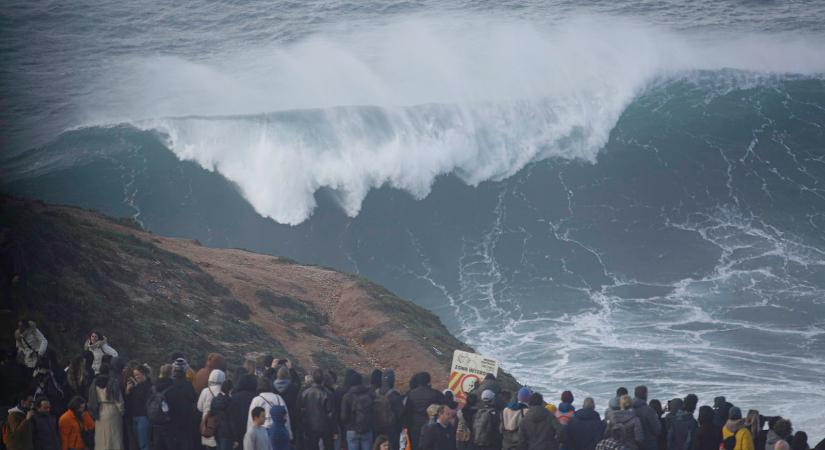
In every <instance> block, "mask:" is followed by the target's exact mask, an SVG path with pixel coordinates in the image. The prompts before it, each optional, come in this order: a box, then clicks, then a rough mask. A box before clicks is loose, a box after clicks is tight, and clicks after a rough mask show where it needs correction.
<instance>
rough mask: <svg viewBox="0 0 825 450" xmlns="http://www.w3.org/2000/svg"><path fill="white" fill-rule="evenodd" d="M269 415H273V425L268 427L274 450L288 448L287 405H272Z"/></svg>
mask: <svg viewBox="0 0 825 450" xmlns="http://www.w3.org/2000/svg"><path fill="white" fill-rule="evenodd" d="M269 416H270V417H272V426H271V427H269V428H268V429H267V433H268V434H269V440H270V442H272V448H273V450H288V449H289V431H287V429H286V407H284V406H283V405H272V407H271V408H270V409H269Z"/></svg>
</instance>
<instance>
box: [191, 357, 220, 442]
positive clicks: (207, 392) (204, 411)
mask: <svg viewBox="0 0 825 450" xmlns="http://www.w3.org/2000/svg"><path fill="white" fill-rule="evenodd" d="M213 355H215V353H213ZM210 356H212V355H210ZM196 379H197V376H196ZM224 381H226V373H224V371H223V370H219V369H214V370H212V372H210V373H209V379H208V381H207V383H208V385H207V386H206V387H205V388H203V390H202V391H201V395H200V397H198V411H200V413H201V423H205V422H206V419H207V418H208V417H210V414H209V410H210V408H211V407H212V400H214V399H215V398H216V397H217V396H219V395H221V385H222V384H223V382H224ZM201 445H203V446H204V447H209V448H217V446H218V441H217V440H215V437H214V436H212V437H204V436H201Z"/></svg>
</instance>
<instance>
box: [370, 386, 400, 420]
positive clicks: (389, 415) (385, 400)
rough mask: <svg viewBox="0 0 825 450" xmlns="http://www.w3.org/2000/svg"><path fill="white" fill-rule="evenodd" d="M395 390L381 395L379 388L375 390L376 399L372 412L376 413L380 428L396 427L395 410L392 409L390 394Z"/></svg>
mask: <svg viewBox="0 0 825 450" xmlns="http://www.w3.org/2000/svg"><path fill="white" fill-rule="evenodd" d="M393 391H394V390H390V391H388V392H387V393H386V394H384V395H381V391H380V390H379V389H376V390H375V399H374V400H373V402H372V412H373V414H374V415H375V425H376V427H377V428H378V429H379V430H389V429H392V428H394V427H395V412H393V410H392V404H390V399H389V395H390V393H392V392H393Z"/></svg>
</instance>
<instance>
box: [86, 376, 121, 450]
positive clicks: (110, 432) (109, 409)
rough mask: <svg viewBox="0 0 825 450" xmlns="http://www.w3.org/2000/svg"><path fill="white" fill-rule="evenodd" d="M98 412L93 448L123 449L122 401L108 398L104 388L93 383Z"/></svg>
mask: <svg viewBox="0 0 825 450" xmlns="http://www.w3.org/2000/svg"><path fill="white" fill-rule="evenodd" d="M92 389H94V390H95V392H96V395H97V404H98V413H97V419H96V420H95V450H121V449H123V413H124V412H125V410H126V407H125V406H124V404H123V401H122V400H121V401H114V400H113V399H110V398H109V396H108V393H107V392H106V388H101V387H99V386H97V385H94V386H93V387H92Z"/></svg>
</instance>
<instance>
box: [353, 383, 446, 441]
mask: <svg viewBox="0 0 825 450" xmlns="http://www.w3.org/2000/svg"><path fill="white" fill-rule="evenodd" d="M413 378H414V379H415V380H414V383H415V385H416V387H415V388H414V389H411V390H410V392H408V393H407V403H406V405H404V417H405V422H406V425H407V432H408V433H409V435H410V445H411V449H412V450H418V441H419V439H420V438H421V428H422V427H424V425H426V424H427V422H429V418H428V417H427V407H429V406H430V405H443V404H444V394H442V393H441V392H440V391H437V390H435V389H433V388H432V386H430V383H431V382H432V378H431V377H430V374H429V373H427V372H419V373H417V374H415V375H414V376H413ZM411 384H412V383H411ZM350 450H352V449H350Z"/></svg>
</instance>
